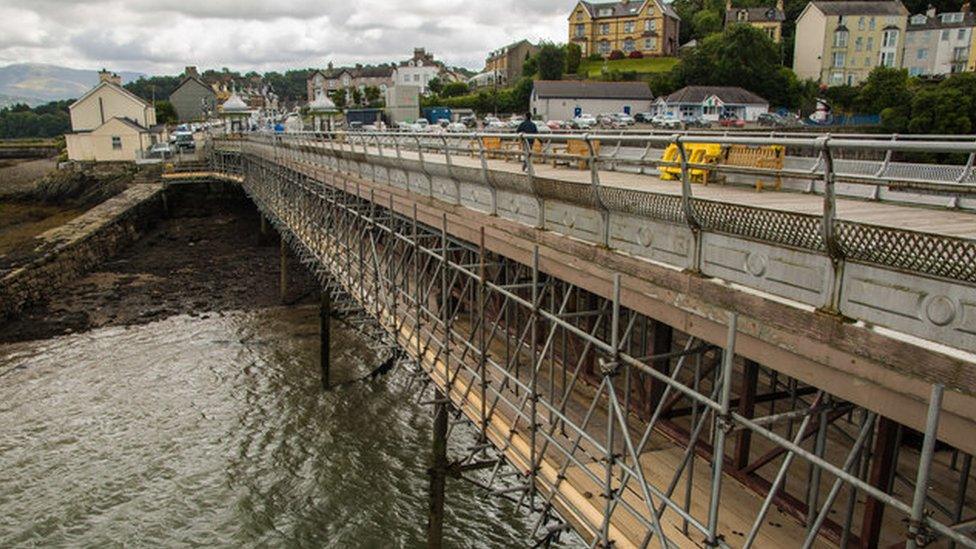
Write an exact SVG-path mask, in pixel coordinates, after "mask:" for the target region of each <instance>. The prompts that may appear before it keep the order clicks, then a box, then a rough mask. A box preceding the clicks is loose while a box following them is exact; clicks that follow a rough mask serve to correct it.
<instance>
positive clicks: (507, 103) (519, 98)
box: [420, 78, 533, 114]
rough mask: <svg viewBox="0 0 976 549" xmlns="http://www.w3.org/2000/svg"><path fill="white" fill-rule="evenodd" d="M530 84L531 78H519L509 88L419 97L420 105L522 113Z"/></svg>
mask: <svg viewBox="0 0 976 549" xmlns="http://www.w3.org/2000/svg"><path fill="white" fill-rule="evenodd" d="M532 85H533V81H532V79H531V78H521V79H519V81H518V82H517V83H516V84H515V86H513V87H511V88H502V89H499V90H493V89H485V90H480V91H479V92H477V93H470V94H466V95H457V96H452V97H447V96H440V97H426V98H421V101H420V105H421V107H433V106H439V107H448V108H451V109H473V110H474V111H475V112H477V113H479V114H485V113H492V112H499V113H524V112H526V111H528V110H529V98H530V97H531V96H532Z"/></svg>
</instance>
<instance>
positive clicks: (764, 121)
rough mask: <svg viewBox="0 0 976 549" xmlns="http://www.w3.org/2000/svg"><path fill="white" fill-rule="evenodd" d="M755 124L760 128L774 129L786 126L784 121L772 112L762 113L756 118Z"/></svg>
mask: <svg viewBox="0 0 976 549" xmlns="http://www.w3.org/2000/svg"><path fill="white" fill-rule="evenodd" d="M756 122H758V123H759V125H760V126H772V127H774V128H782V127H784V126H786V119H785V118H783V117H782V116H780V115H778V114H776V113H774V112H764V113H762V114H760V115H759V116H758V117H756Z"/></svg>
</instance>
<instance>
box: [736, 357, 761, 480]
mask: <svg viewBox="0 0 976 549" xmlns="http://www.w3.org/2000/svg"><path fill="white" fill-rule="evenodd" d="M743 374H744V375H743V378H742V393H741V394H740V396H739V414H740V415H742V416H745V417H748V418H751V417H752V416H753V414H754V413H755V411H756V388H757V385H758V383H759V363H757V362H755V361H752V360H748V359H746V360H745V363H744V371H743ZM737 437H738V438H736V441H735V453H734V454H733V455H732V467H734V468H735V469H742V468H743V467H745V466H746V465H747V464H748V463H749V449H750V445H751V442H752V431H750V430H749V429H742V430H741V431H739V433H738V435H737Z"/></svg>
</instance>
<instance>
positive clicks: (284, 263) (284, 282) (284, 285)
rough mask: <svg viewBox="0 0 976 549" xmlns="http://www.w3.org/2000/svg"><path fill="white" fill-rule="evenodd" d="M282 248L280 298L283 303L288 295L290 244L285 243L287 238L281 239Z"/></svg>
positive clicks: (279, 269) (279, 265)
mask: <svg viewBox="0 0 976 549" xmlns="http://www.w3.org/2000/svg"><path fill="white" fill-rule="evenodd" d="M280 243H281V244H280V246H281V247H280V249H279V258H278V271H279V273H278V274H279V277H278V298H279V299H280V300H281V302H282V303H285V298H286V297H287V296H288V244H286V243H285V239H284V238H282V239H280Z"/></svg>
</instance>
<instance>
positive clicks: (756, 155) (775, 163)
mask: <svg viewBox="0 0 976 549" xmlns="http://www.w3.org/2000/svg"><path fill="white" fill-rule="evenodd" d="M785 156H786V148H785V147H783V146H782V145H764V146H756V147H753V146H749V145H732V146H730V147H729V148H728V150H727V151H726V152H725V158H724V159H723V162H722V164H725V165H727V166H740V167H745V168H765V169H772V170H782V169H783V158H784V157H785ZM775 177H776V190H779V189H780V187H781V186H782V184H783V178H782V176H780V175H779V174H776V176H775ZM756 190H757V191H762V190H763V180H762V179H761V178H757V179H756Z"/></svg>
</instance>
